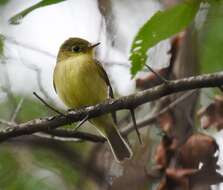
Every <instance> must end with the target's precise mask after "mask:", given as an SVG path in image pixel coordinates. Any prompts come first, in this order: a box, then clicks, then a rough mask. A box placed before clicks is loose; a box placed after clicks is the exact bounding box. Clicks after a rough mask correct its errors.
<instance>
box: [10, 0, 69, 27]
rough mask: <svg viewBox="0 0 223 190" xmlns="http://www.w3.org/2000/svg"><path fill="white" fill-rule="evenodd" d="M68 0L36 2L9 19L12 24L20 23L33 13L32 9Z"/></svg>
mask: <svg viewBox="0 0 223 190" xmlns="http://www.w3.org/2000/svg"><path fill="white" fill-rule="evenodd" d="M63 1H66V0H42V1H40V2H39V3H36V4H35V5H33V6H31V7H29V8H27V9H25V10H23V11H22V12H20V13H18V14H16V15H15V16H13V17H12V18H10V19H9V23H10V24H20V23H21V21H22V19H23V18H24V17H25V16H26V15H28V14H29V13H31V12H32V11H34V10H36V9H38V8H41V7H45V6H48V5H52V4H56V3H60V2H63Z"/></svg>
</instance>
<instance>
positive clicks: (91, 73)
mask: <svg viewBox="0 0 223 190" xmlns="http://www.w3.org/2000/svg"><path fill="white" fill-rule="evenodd" d="M98 45H99V43H97V44H91V43H89V42H88V41H86V40H84V39H81V38H70V39H68V40H66V41H65V42H64V43H63V44H62V46H61V47H60V50H59V53H58V56H57V64H56V67H55V69H54V76H53V82H54V88H55V91H56V92H57V94H58V96H59V97H60V98H61V100H62V101H63V102H64V104H65V105H67V106H68V107H69V108H75V109H78V108H81V107H84V106H92V105H95V104H98V103H101V102H103V101H105V100H106V99H107V98H109V97H110V98H111V97H113V92H112V88H111V84H110V82H109V79H108V76H107V74H106V72H105V70H104V69H103V67H102V65H101V64H100V62H99V61H97V60H96V59H94V48H95V47H96V46H98ZM90 122H91V123H92V124H93V125H94V126H95V127H96V128H97V129H98V131H99V132H100V133H101V134H102V135H103V136H104V137H105V138H106V139H107V140H108V143H109V145H110V147H111V150H112V152H113V154H114V156H115V158H116V159H117V160H118V161H123V160H125V159H128V158H131V156H132V151H131V149H130V147H129V146H128V144H127V143H126V141H125V140H124V139H123V137H122V136H121V135H120V133H119V131H118V129H117V126H116V124H115V122H114V121H113V119H112V116H111V114H104V115H102V116H100V117H97V118H93V119H90Z"/></svg>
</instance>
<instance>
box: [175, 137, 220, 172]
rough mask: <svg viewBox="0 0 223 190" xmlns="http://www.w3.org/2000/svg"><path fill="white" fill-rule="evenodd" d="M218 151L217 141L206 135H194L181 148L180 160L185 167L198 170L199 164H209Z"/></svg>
mask: <svg viewBox="0 0 223 190" xmlns="http://www.w3.org/2000/svg"><path fill="white" fill-rule="evenodd" d="M217 150H218V145H217V144H216V142H215V140H214V139H213V138H212V137H210V136H208V135H205V134H201V133H200V134H194V135H192V136H191V137H190V138H189V139H188V140H187V142H186V143H185V144H184V145H183V146H182V147H181V149H180V155H179V159H180V162H181V164H182V166H183V167H186V168H198V166H199V163H200V162H202V163H203V164H209V163H210V162H212V160H213V159H214V153H215V152H216V151H217Z"/></svg>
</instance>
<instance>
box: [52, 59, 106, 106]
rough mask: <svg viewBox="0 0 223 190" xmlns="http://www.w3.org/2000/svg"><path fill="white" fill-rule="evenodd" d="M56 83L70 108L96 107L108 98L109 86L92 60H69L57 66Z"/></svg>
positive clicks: (60, 94) (62, 97) (58, 90)
mask: <svg viewBox="0 0 223 190" xmlns="http://www.w3.org/2000/svg"><path fill="white" fill-rule="evenodd" d="M54 83H55V86H56V90H57V93H58V95H59V97H60V98H61V99H62V101H63V102H64V103H65V104H66V105H67V106H68V107H70V108H80V107H83V106H90V105H95V104H97V103H100V102H102V101H104V100H105V99H106V98H107V85H106V83H105V81H104V79H103V78H102V77H101V75H100V73H99V71H98V68H97V64H96V63H95V62H94V60H91V59H82V58H80V59H77V58H74V59H72V58H71V59H67V60H65V61H63V62H60V63H58V64H57V66H56V68H55V71H54Z"/></svg>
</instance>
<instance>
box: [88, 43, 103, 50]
mask: <svg viewBox="0 0 223 190" xmlns="http://www.w3.org/2000/svg"><path fill="white" fill-rule="evenodd" d="M99 44H100V42H98V43H96V44H92V45H91V46H90V47H89V48H90V49H93V48H95V47H96V46H98V45H99Z"/></svg>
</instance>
